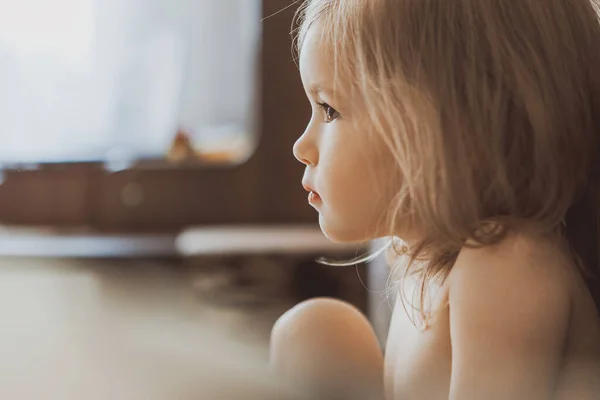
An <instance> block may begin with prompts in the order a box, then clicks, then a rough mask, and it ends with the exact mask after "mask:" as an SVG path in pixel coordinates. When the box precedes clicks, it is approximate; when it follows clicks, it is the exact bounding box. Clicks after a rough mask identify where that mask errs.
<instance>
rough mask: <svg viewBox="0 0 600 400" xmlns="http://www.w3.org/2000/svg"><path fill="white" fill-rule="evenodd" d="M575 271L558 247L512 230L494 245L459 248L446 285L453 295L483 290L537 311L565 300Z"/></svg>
mask: <svg viewBox="0 0 600 400" xmlns="http://www.w3.org/2000/svg"><path fill="white" fill-rule="evenodd" d="M576 275H577V270H576V267H575V265H574V264H573V263H572V261H571V260H570V258H569V257H568V256H567V255H566V254H565V253H563V252H561V250H560V249H559V248H558V247H557V246H553V245H552V244H551V243H550V242H548V241H544V240H542V239H536V238H533V237H527V236H521V235H514V236H509V237H507V238H506V239H505V240H503V241H502V242H500V243H498V244H495V245H491V246H486V247H482V248H465V249H463V251H461V253H460V255H459V257H458V259H457V261H456V263H455V265H454V267H453V269H452V272H451V273H450V276H449V277H448V286H449V288H450V291H451V292H454V294H455V295H459V293H457V292H462V293H465V294H466V295H481V296H483V297H487V298H489V301H491V302H493V301H494V300H497V301H499V302H501V303H502V304H507V303H517V304H519V305H520V308H524V307H527V305H528V304H529V305H530V306H531V307H540V309H538V311H542V309H544V308H548V307H551V306H558V309H557V308H554V310H555V311H556V310H563V309H565V306H568V305H569V303H570V301H571V300H570V299H571V297H572V291H573V288H574V284H575V276H576ZM493 295H498V296H499V297H498V298H496V299H494V298H493V297H492V296H493ZM509 295H510V296H509ZM455 297H456V296H455ZM509 297H510V298H509ZM552 299H554V300H552ZM539 302H542V303H539Z"/></svg>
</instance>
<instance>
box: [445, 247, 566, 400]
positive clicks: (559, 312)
mask: <svg viewBox="0 0 600 400" xmlns="http://www.w3.org/2000/svg"><path fill="white" fill-rule="evenodd" d="M469 252H471V254H467V255H466V256H465V257H463V259H462V260H460V259H459V261H458V262H457V264H456V266H455V270H453V271H452V273H451V275H450V278H449V279H450V282H449V283H450V329H451V340H452V379H451V389H450V399H451V400H463V399H487V400H494V399H512V400H519V399H523V400H525V399H527V400H535V399H544V400H546V399H549V398H552V393H553V388H554V385H555V383H556V377H557V374H558V372H559V368H560V363H561V357H562V353H563V351H564V345H565V342H566V335H567V328H568V320H569V317H570V293H569V291H568V285H567V284H566V281H567V280H566V279H565V277H564V275H563V274H561V272H560V268H557V265H550V264H551V263H544V262H541V263H536V262H532V261H531V260H529V261H526V262H524V261H523V260H524V259H526V258H524V257H511V256H509V257H508V258H507V257H500V256H499V255H498V254H495V255H494V254H492V255H491V256H489V255H488V256H483V257H482V254H481V252H479V253H477V252H478V250H470V251H469ZM467 253H468V252H467ZM511 258H513V259H511ZM531 264H544V265H531Z"/></svg>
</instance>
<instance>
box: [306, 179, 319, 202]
mask: <svg viewBox="0 0 600 400" xmlns="http://www.w3.org/2000/svg"><path fill="white" fill-rule="evenodd" d="M302 187H304V190H306V191H307V192H308V202H309V203H310V204H313V205H314V204H317V203H319V202H321V196H319V193H317V191H316V190H314V189H313V188H312V187H311V186H310V185H309V184H307V183H304V182H303V183H302Z"/></svg>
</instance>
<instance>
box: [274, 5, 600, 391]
mask: <svg viewBox="0 0 600 400" xmlns="http://www.w3.org/2000/svg"><path fill="white" fill-rule="evenodd" d="M599 7H600V4H599V3H598V0H418V1H417V0H368V1H365V0H344V1H342V0H308V1H306V2H305V4H304V5H303V6H302V7H301V11H300V14H299V16H300V27H299V30H298V50H299V65H300V74H301V78H302V82H303V85H304V88H305V90H306V94H307V96H308V99H309V100H310V104H311V105H312V110H313V114H312V118H311V119H310V122H309V124H308V126H307V128H306V131H305V132H304V134H303V135H302V136H301V137H300V139H298V141H297V143H296V144H295V146H294V154H295V156H296V157H297V158H298V160H300V161H301V162H302V163H303V164H305V165H306V172H305V175H304V180H303V185H304V187H305V188H306V190H307V191H309V192H310V194H309V202H310V204H311V205H312V206H313V207H314V208H315V209H316V210H317V211H318V213H319V222H320V225H321V228H322V230H323V232H324V233H325V234H326V235H327V236H328V237H329V238H330V239H331V240H334V241H339V242H362V241H368V240H372V239H375V238H380V237H393V238H397V239H400V240H401V241H402V243H403V245H402V246H395V247H394V248H395V249H396V251H397V253H398V254H399V255H400V257H399V258H398V259H399V260H400V261H399V263H398V265H395V266H394V269H393V272H398V271H400V273H401V275H402V276H404V277H406V278H407V279H404V280H401V282H404V283H405V284H402V285H399V287H398V286H395V289H394V290H395V291H396V293H398V301H396V303H395V310H394V313H393V317H392V321H391V328H390V332H389V337H388V343H387V346H386V354H385V360H384V358H383V355H382V354H381V351H380V350H379V347H378V344H377V341H376V339H375V335H374V334H373V331H372V329H371V328H370V326H369V324H368V322H367V321H366V319H365V318H364V317H363V316H362V315H360V313H359V312H358V311H356V310H355V309H353V308H352V307H351V306H349V305H347V304H344V303H341V302H338V301H335V300H328V299H318V300H312V301H310V302H308V303H303V304H300V305H299V306H297V307H295V308H294V309H292V310H290V311H289V312H288V313H286V314H285V315H284V316H283V317H282V318H281V319H280V320H279V321H278V322H277V324H276V325H275V327H274V329H273V333H272V343H271V349H272V363H273V365H274V367H275V369H276V370H277V371H279V372H281V373H282V374H283V375H284V376H286V377H287V378H289V379H292V380H296V381H297V382H298V383H300V384H304V385H310V386H311V387H312V389H313V390H316V391H318V392H319V391H320V392H323V393H337V394H339V395H340V397H342V398H343V396H344V395H345V394H347V393H354V394H356V393H362V394H364V397H363V398H365V399H366V398H376V397H377V396H385V397H386V398H387V399H388V400H393V399H402V400H407V399H427V400H433V399H449V398H450V399H459V400H462V399H487V400H490V399H513V400H515V399H527V400H533V399H592V398H594V399H596V398H599V397H600V320H599V314H598V308H597V303H595V301H594V296H597V295H598V292H597V291H596V290H597V289H594V288H598V287H600V282H598V281H597V280H596V278H595V275H596V274H597V273H598V247H597V245H598V225H597V222H598V211H599V210H598V208H599V206H600V198H599V195H600V191H599V184H600V158H599V156H600V153H599V150H600V140H599V139H600V24H599V19H598V11H599ZM396 247H397V248H396ZM408 278H410V279H408ZM411 281H415V282H416V284H415V285H413V286H412V287H411V285H408V283H410V282H411ZM411 291H413V293H412V294H411ZM596 301H600V298H596ZM411 308H412V309H414V310H416V312H411V311H410V310H411ZM407 311H408V312H407Z"/></svg>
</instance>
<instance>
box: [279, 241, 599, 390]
mask: <svg viewBox="0 0 600 400" xmlns="http://www.w3.org/2000/svg"><path fill="white" fill-rule="evenodd" d="M434 304H437V306H438V307H437V309H436V310H437V311H436V312H435V317H434V318H433V320H432V321H431V324H430V325H429V327H428V328H427V329H426V330H425V331H423V332H421V331H419V330H418V329H416V328H415V326H414V325H413V324H412V322H411V321H410V319H409V316H408V315H407V314H406V313H405V312H404V309H403V307H402V306H401V303H400V302H399V301H397V302H396V306H395V310H394V314H393V318H392V323H391V328H390V334H389V339H388V344H387V352H386V355H385V363H384V364H385V367H384V377H383V378H382V380H383V381H384V382H385V393H386V398H387V399H389V400H396V399H397V400H400V399H402V400H406V399H432V400H435V399H557V400H563V399H594V398H597V396H598V393H600V344H599V341H598V338H599V337H600V322H599V320H598V314H597V311H596V308H595V305H594V304H593V300H592V298H591V296H590V294H589V292H588V291H587V289H586V288H585V287H584V286H583V281H582V279H581V278H580V276H579V274H578V271H577V270H576V269H575V267H574V266H573V265H572V264H570V263H569V261H568V258H567V257H565V256H564V254H562V253H561V252H560V251H559V250H556V249H553V248H552V247H550V246H548V245H547V244H545V243H542V242H536V241H534V240H529V239H525V238H512V239H508V240H506V241H505V242H503V243H501V244H499V245H496V246H493V247H491V248H485V249H479V250H464V251H463V252H462V253H461V255H460V257H459V259H458V261H457V263H456V264H455V266H454V269H453V270H452V273H451V275H450V276H449V278H448V280H447V281H446V284H445V285H444V286H442V287H441V288H440V290H439V291H438V293H437V295H436V300H435V301H434ZM300 307H302V306H300ZM312 308H313V309H312V311H311V310H309V312H308V313H306V314H305V315H304V316H303V317H302V318H294V317H293V316H294V314H295V313H296V312H297V310H298V309H296V310H294V309H293V310H292V311H290V313H289V314H288V317H287V318H284V319H282V320H280V322H279V323H278V326H277V327H276V329H275V330H274V339H275V340H274V341H273V354H274V358H273V360H272V361H273V364H274V365H275V367H276V368H278V370H284V371H285V375H286V376H288V377H289V378H290V379H297V377H299V376H302V377H303V378H306V379H305V380H304V381H303V382H304V383H306V382H308V381H311V382H310V385H311V386H322V385H325V384H326V383H324V382H336V381H337V380H338V379H339V375H336V374H335V368H331V366H336V365H337V366H342V365H346V364H347V360H349V359H351V360H352V365H353V367H352V373H351V375H348V376H349V379H347V380H346V382H352V383H353V384H355V385H357V386H358V387H372V382H373V380H374V379H377V376H378V374H379V371H381V369H380V367H378V366H377V360H378V357H380V353H379V351H378V349H377V348H376V346H374V345H373V344H372V343H371V344H368V343H369V340H366V339H365V338H367V337H369V335H362V334H359V332H367V331H368V329H367V328H366V326H365V322H364V321H363V320H361V319H360V318H358V319H355V318H352V317H344V319H345V321H346V322H345V325H344V327H341V326H340V325H339V320H338V322H328V321H329V318H332V319H335V318H339V317H340V312H339V308H340V306H339V305H337V306H336V307H331V306H330V305H329V304H327V302H326V301H325V303H324V302H323V300H321V301H315V302H313V303H312ZM290 315H291V316H292V318H289V316H290ZM298 327H304V329H306V328H310V329H309V331H301V330H300V328H298ZM296 329H298V331H297V332H298V335H297V336H296V337H293V336H285V335H280V332H281V331H283V330H286V331H294V330H296ZM350 332H351V333H353V334H349V333H350ZM321 335H324V336H321ZM371 340H373V341H374V340H375V339H374V336H373V338H372V339H371ZM339 342H341V343H342V345H339V346H337V345H336V346H335V351H332V343H339ZM294 357H299V358H301V359H302V362H301V363H300V362H295V361H293V360H292V359H293V358H294ZM363 360H364V364H363V368H361V367H360V365H359V364H360V363H361V362H363ZM283 364H285V365H286V366H287V367H286V368H283ZM324 365H327V366H328V367H326V368H323V366H324ZM361 378H362V379H361ZM378 395H379V393H377V390H373V395H372V397H370V398H377V396H378Z"/></svg>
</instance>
